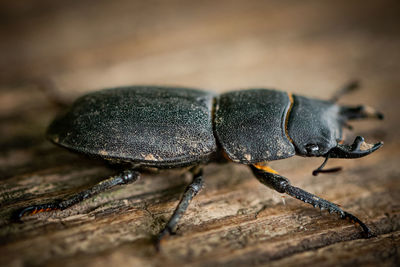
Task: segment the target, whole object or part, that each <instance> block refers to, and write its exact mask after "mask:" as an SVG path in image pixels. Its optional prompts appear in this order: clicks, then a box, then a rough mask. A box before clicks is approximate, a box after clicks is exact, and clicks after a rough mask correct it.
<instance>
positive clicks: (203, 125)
mask: <svg viewBox="0 0 400 267" xmlns="http://www.w3.org/2000/svg"><path fill="white" fill-rule="evenodd" d="M351 88H352V85H350V86H349V87H347V89H351ZM367 117H376V118H382V115H381V114H380V113H378V112H375V111H373V110H371V109H370V108H366V107H364V106H357V107H349V106H339V105H337V104H336V103H335V102H334V101H322V100H317V99H311V98H307V97H302V96H298V95H292V94H288V93H286V92H281V91H276V90H269V89H249V90H241V91H234V92H228V93H225V94H221V95H214V94H211V93H208V92H204V91H199V90H194V89H184V88H166V87H147V86H133V87H121V88H115V89H106V90H102V91H99V92H95V93H90V94H88V95H86V96H83V97H81V98H79V99H78V100H77V101H76V102H75V103H74V104H73V105H72V106H71V107H70V108H69V109H68V110H67V111H66V112H64V113H62V114H60V115H59V116H58V117H57V118H56V119H55V120H54V121H53V122H52V123H51V124H50V126H49V128H48V132H47V134H48V137H49V139H50V140H51V141H53V142H54V143H56V144H57V145H60V146H62V147H65V148H68V149H70V150H72V151H75V152H79V153H83V154H87V155H91V156H96V157H100V158H102V159H104V160H107V161H111V162H113V163H124V166H126V165H127V163H128V165H129V168H127V169H126V170H125V171H123V172H122V173H120V174H117V175H115V176H112V177H110V178H108V179H107V180H105V181H103V182H101V183H100V184H98V185H95V186H94V187H93V188H90V189H88V190H85V191H83V192H81V193H79V194H77V195H74V196H71V197H70V198H68V199H65V200H62V201H59V202H52V203H47V204H42V205H36V206H31V207H27V208H25V209H23V210H22V211H20V212H19V217H22V216H23V215H24V214H27V213H28V214H29V213H30V214H32V213H36V212H40V211H49V210H54V209H61V210H62V209H65V208H68V207H70V206H72V205H74V204H76V203H78V202H80V201H82V200H83V199H86V198H89V197H91V196H93V195H94V194H97V193H99V192H102V191H104V190H106V189H108V188H111V187H113V186H115V185H118V184H126V183H131V182H134V181H136V180H137V179H138V177H139V175H140V173H139V171H140V169H141V168H146V167H156V168H175V167H183V166H190V167H191V169H190V170H191V172H192V174H193V181H192V183H191V184H190V185H189V186H188V187H187V188H186V191H185V192H184V194H183V196H182V199H181V201H180V203H179V204H178V206H177V208H176V210H175V212H174V214H173V215H172V217H171V219H170V220H169V222H168V223H167V225H166V226H165V228H164V229H163V230H162V231H161V232H160V234H159V235H158V238H157V240H158V241H160V240H161V239H162V238H163V236H165V235H166V234H168V233H172V232H173V231H174V230H175V228H176V226H177V224H178V221H179V219H180V218H181V217H182V215H183V213H184V212H185V211H186V209H187V207H188V205H189V203H190V201H191V200H192V198H193V197H194V196H195V195H196V194H197V193H198V192H199V191H200V190H201V188H202V185H203V177H202V167H201V166H203V165H204V164H207V163H209V162H213V161H223V160H224V159H228V160H229V161H233V162H236V163H240V164H245V165H248V166H249V167H250V168H251V170H252V171H253V173H254V175H255V176H256V178H257V179H258V180H259V181H260V182H261V183H263V184H265V185H267V186H269V187H271V188H272V189H274V190H276V191H278V192H280V193H286V194H288V195H290V196H292V197H295V198H298V199H300V200H302V201H304V202H306V203H310V204H312V205H314V206H315V207H319V208H321V209H327V210H329V211H330V212H334V213H337V214H339V215H340V217H341V218H348V219H351V220H353V221H355V222H357V223H359V224H360V225H361V227H362V228H363V231H364V233H365V234H366V235H367V236H370V235H371V231H370V230H369V228H368V227H367V226H366V225H365V224H364V223H363V222H362V221H360V220H359V219H358V218H356V217H355V216H354V215H352V214H350V213H347V212H345V211H343V210H342V209H340V208H339V207H338V206H336V205H335V204H333V203H331V202H329V201H326V200H324V199H322V198H319V197H316V196H314V195H312V194H310V193H308V192H306V191H304V190H302V189H300V188H297V187H294V186H292V185H291V184H290V182H289V180H288V179H287V178H285V177H283V176H281V175H280V174H278V173H277V172H276V171H274V170H272V169H270V168H269V167H268V166H267V165H266V163H267V162H268V161H273V160H278V159H284V158H288V157H292V156H294V155H300V156H320V157H324V158H325V161H324V163H323V165H321V167H320V168H318V169H317V170H315V171H314V174H317V173H318V172H326V171H332V170H324V169H323V166H324V165H325V163H326V160H327V159H328V158H358V157H363V156H366V155H368V154H370V153H372V152H373V151H375V150H377V149H378V148H379V147H381V146H382V142H379V143H376V144H374V145H370V144H367V143H366V142H364V139H363V138H362V137H357V138H356V140H355V141H354V143H353V144H351V145H343V144H341V143H340V141H341V139H342V128H343V127H344V126H346V125H347V121H348V120H352V119H361V118H367Z"/></svg>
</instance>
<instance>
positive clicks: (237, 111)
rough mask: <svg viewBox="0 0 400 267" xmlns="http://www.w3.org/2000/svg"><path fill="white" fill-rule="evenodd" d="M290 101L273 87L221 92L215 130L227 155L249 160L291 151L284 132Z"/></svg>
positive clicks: (282, 155) (273, 157) (278, 156)
mask: <svg viewBox="0 0 400 267" xmlns="http://www.w3.org/2000/svg"><path fill="white" fill-rule="evenodd" d="M290 104H291V103H290V99H289V96H288V94H287V93H285V92H280V91H276V90H269V89H251V90H242V91H235V92H228V93H225V94H222V95H221V96H220V97H219V98H218V100H217V107H216V113H215V133H216V135H217V137H218V140H219V142H220V144H221V146H222V148H223V150H224V151H225V153H226V154H227V156H228V157H229V158H230V159H231V160H232V161H234V162H240V163H245V164H249V163H257V162H262V161H270V160H277V159H283V158H288V157H291V156H293V155H295V149H294V146H293V145H292V143H291V142H290V140H289V139H288V138H287V136H286V132H285V122H286V116H287V113H288V111H289V108H290Z"/></svg>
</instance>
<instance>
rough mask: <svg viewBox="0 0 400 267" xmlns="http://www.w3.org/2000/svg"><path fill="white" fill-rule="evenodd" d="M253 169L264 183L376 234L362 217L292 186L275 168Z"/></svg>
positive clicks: (367, 232)
mask: <svg viewBox="0 0 400 267" xmlns="http://www.w3.org/2000/svg"><path fill="white" fill-rule="evenodd" d="M250 167H251V170H252V171H253V173H254V175H255V176H256V178H257V179H258V180H259V181H260V182H261V183H262V184H264V185H266V186H268V187H270V188H272V189H274V190H276V191H278V192H279V193H286V194H288V195H290V196H292V197H294V198H297V199H299V200H301V201H303V202H305V203H308V204H311V205H313V206H314V207H315V208H320V209H321V210H328V211H329V213H336V214H338V215H339V216H340V218H342V219H348V220H350V221H352V222H353V223H355V224H359V225H360V226H361V228H362V229H363V232H364V235H365V237H367V238H370V237H373V236H374V234H373V233H372V231H371V230H370V229H369V228H368V226H367V225H366V224H365V223H363V222H362V221H361V220H360V219H358V218H357V217H356V216H354V215H353V214H351V213H348V212H346V211H344V210H342V209H341V208H339V207H338V206H337V205H335V204H333V203H331V202H329V201H327V200H325V199H322V198H320V197H318V196H316V195H313V194H311V193H308V192H307V191H305V190H303V189H301V188H298V187H295V186H292V185H291V184H290V181H289V180H288V179H287V178H285V177H283V176H281V175H279V174H278V173H277V172H275V171H274V170H272V169H270V168H268V167H266V166H261V165H250Z"/></svg>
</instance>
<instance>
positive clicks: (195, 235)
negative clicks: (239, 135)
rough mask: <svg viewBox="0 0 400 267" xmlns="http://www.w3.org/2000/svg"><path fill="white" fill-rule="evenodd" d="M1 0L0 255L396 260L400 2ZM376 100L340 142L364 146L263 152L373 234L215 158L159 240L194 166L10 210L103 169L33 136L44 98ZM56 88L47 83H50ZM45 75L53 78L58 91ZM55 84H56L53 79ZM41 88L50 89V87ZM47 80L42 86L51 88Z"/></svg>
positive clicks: (55, 259)
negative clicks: (156, 244) (34, 210)
mask: <svg viewBox="0 0 400 267" xmlns="http://www.w3.org/2000/svg"><path fill="white" fill-rule="evenodd" d="M216 2H217V3H215V2H214V1H191V2H188V1H161V2H157V1H146V3H144V2H143V3H142V1H137V2H132V1H118V2H117V1H88V0H86V1H76V2H72V1H66V2H59V1H50V0H48V1H35V4H33V3H30V2H28V1H3V2H2V3H1V4H0V15H1V16H0V18H1V23H0V31H1V32H2V34H1V38H2V40H1V42H0V58H1V60H0V87H1V91H0V136H1V139H0V147H1V151H0V152H1V154H0V207H1V208H0V255H1V257H0V264H1V265H2V266H21V265H47V266H52V265H57V266H77V265H78V266H82V265H86V266H177V265H178V266H179V265H182V264H183V265H193V266H217V265H218V266H220V265H226V266H239V265H242V266H253V265H271V266H290V265H296V266H305V265H307V266H313V265H315V266H321V265H325V266H338V265H352V266H354V265H356V264H357V265H359V266H376V265H381V266H399V263H400V259H399V244H400V231H399V227H400V217H399V216H400V205H399V203H400V202H399V201H400V181H399V170H398V169H397V168H398V166H399V156H400V152H399V151H400V143H399V139H398V138H399V136H400V135H399V134H400V131H399V129H400V126H399V112H400V111H399V97H400V92H399V88H400V76H399V74H400V53H399V47H400V35H399V34H400V27H399V25H400V24H399V22H400V17H399V16H398V14H399V8H400V6H399V5H398V4H397V3H396V1H330V2H329V3H328V2H327V1H316V0H315V1H264V2H261V1H257V2H256V1H254V2H253V1H249V2H248V3H247V4H245V1H216ZM354 78H358V79H360V80H361V81H362V84H363V88H362V90H360V91H358V92H355V93H353V94H352V95H349V96H346V97H345V98H344V99H343V100H342V102H343V103H354V104H359V103H364V104H368V105H371V106H374V107H375V108H377V109H379V110H381V111H382V112H383V113H384V114H385V116H386V118H385V120H384V121H383V122H378V121H366V122H357V123H354V124H353V126H354V131H353V132H351V133H349V141H352V139H353V138H354V136H356V135H363V136H364V137H365V138H366V140H367V141H369V142H375V141H378V140H383V141H384V142H385V145H384V147H383V148H382V149H381V150H379V151H378V152H376V153H374V154H373V155H370V156H369V157H366V158H362V159H355V160H331V161H330V162H329V166H332V167H333V166H338V165H340V166H343V168H344V170H343V171H342V172H341V173H337V174H326V175H320V176H318V177H313V176H312V175H311V171H312V170H313V169H314V168H316V167H317V166H318V165H319V164H320V163H321V162H322V159H312V158H299V157H294V158H291V159H288V160H283V161H277V162H273V163H272V167H274V168H275V169H277V170H279V171H280V172H281V173H282V174H283V175H285V176H287V177H288V178H290V179H291V181H292V183H293V184H294V185H296V186H299V187H302V188H304V189H306V190H308V191H310V192H312V193H315V194H317V195H319V196H321V197H324V198H326V199H328V200H331V201H332V202H334V203H338V204H340V205H341V206H342V207H343V208H344V209H345V210H347V211H350V212H352V213H354V214H355V215H356V216H358V217H359V218H360V219H362V220H363V221H365V222H366V223H367V224H368V225H369V226H370V227H371V228H372V230H373V231H374V232H375V233H376V234H377V237H375V238H371V239H363V238H361V235H360V228H358V227H355V226H354V225H352V224H349V223H348V222H346V221H342V220H338V219H337V217H336V216H334V215H329V214H328V213H326V212H320V211H319V210H316V209H314V208H312V207H310V206H308V205H306V204H304V203H301V202H299V201H297V200H294V199H291V198H290V197H284V198H282V196H281V195H280V194H278V193H275V192H273V191H271V190H269V189H267V188H265V187H264V186H263V185H261V184H260V183H259V182H258V181H257V180H256V179H254V178H253V177H252V175H251V173H250V171H249V170H248V169H247V167H245V166H241V165H235V164H227V165H221V166H219V165H215V164H211V165H209V166H207V168H206V169H205V177H206V181H205V183H206V184H205V188H204V189H203V191H202V192H201V193H200V194H199V195H198V196H197V197H196V198H195V200H194V201H193V203H192V205H191V206H190V208H189V210H188V211H187V213H186V215H185V216H184V218H183V219H182V221H181V223H180V224H179V229H178V231H177V235H175V236H171V237H169V238H167V239H166V240H165V242H164V243H163V246H162V251H161V252H160V253H158V254H156V253H155V251H154V250H153V246H152V243H151V238H152V236H153V235H154V234H155V233H157V232H158V231H159V230H160V229H161V227H162V226H163V225H164V223H165V222H166V220H167V219H168V217H169V216H170V215H171V212H172V211H173V209H174V207H175V205H176V204H177V201H178V199H179V197H180V194H181V193H182V191H183V189H184V188H185V185H186V184H187V183H188V181H189V177H188V176H186V175H182V171H179V170H177V171H168V172H166V173H158V174H157V173H154V174H144V175H143V176H142V178H141V180H140V181H138V182H137V183H136V184H132V185H128V186H123V187H118V188H115V189H114V190H111V191H109V192H106V193H103V194H101V195H99V196H97V197H95V198H92V199H89V200H87V201H84V202H83V203H81V204H78V205H76V206H74V207H72V208H70V209H67V210H65V211H62V212H53V213H43V214H38V215H35V216H31V217H27V218H24V223H22V224H16V223H12V222H11V221H10V216H11V213H12V212H13V211H15V210H16V209H18V208H21V207H24V206H27V205H30V204H37V203H43V202H46V201H48V200H51V199H57V198H63V197H65V196H68V195H70V194H72V193H74V192H77V191H79V190H82V189H83V188H87V187H88V186H90V185H92V184H94V183H96V182H98V181H100V180H101V179H103V178H105V177H107V176H108V175H110V174H112V173H113V170H111V169H109V168H107V166H105V165H104V164H102V163H101V162H97V161H93V160H89V159H86V158H83V157H81V156H79V155H75V154H71V153H69V152H68V151H65V150H63V149H61V148H58V147H55V146H53V145H52V144H50V143H49V142H48V141H46V140H45V139H44V137H43V135H44V131H45V129H46V126H47V124H48V123H49V122H50V120H51V119H52V118H53V117H54V115H55V114H56V113H57V110H58V109H57V107H56V106H55V105H54V104H53V102H52V101H51V98H52V96H53V97H54V95H59V96H62V97H63V99H66V100H70V99H73V98H75V97H77V96H78V95H80V94H81V93H83V92H86V91H89V90H95V89H99V88H103V87H112V86H118V85H126V84H163V85H181V86H190V87H199V88H205V89H207V90H212V91H215V92H223V91H227V90H229V89H237V88H244V87H274V88H279V89H283V90H287V91H292V92H295V93H302V94H304V95H307V96H315V97H320V98H328V97H329V96H331V95H332V94H333V92H334V91H335V89H337V88H338V87H340V86H341V85H342V84H343V83H344V82H346V81H348V80H350V79H354ZM52 88H53V89H52ZM54 88H55V91H54ZM49 89H50V90H49ZM46 91H47V92H48V93H45V92H46ZM49 92H50V93H49Z"/></svg>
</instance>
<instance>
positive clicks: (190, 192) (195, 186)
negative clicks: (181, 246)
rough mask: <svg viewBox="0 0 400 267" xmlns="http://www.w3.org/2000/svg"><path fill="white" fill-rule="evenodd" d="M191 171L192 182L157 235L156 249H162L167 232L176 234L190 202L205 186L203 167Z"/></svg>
mask: <svg viewBox="0 0 400 267" xmlns="http://www.w3.org/2000/svg"><path fill="white" fill-rule="evenodd" d="M191 172H192V173H193V180H192V182H191V183H190V184H189V185H188V186H187V187H186V189H185V192H184V193H183V196H182V198H181V200H180V201H179V204H178V206H177V207H176V209H175V211H174V213H173V214H172V216H171V218H170V219H169V221H168V223H167V224H166V225H165V227H164V229H163V230H161V231H160V233H159V234H158V235H157V237H156V244H155V245H156V249H157V250H159V249H160V242H161V240H162V239H163V238H164V237H165V235H167V234H174V233H175V232H174V231H175V228H176V226H177V224H178V222H179V220H180V219H181V218H182V216H183V214H184V213H185V212H186V210H187V208H188V207H189V204H190V202H191V201H192V199H193V198H194V196H196V195H197V194H198V193H199V192H200V190H201V189H202V188H203V183H204V181H203V170H202V169H201V168H197V167H194V168H193V169H192V170H191Z"/></svg>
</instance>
